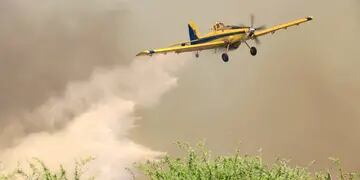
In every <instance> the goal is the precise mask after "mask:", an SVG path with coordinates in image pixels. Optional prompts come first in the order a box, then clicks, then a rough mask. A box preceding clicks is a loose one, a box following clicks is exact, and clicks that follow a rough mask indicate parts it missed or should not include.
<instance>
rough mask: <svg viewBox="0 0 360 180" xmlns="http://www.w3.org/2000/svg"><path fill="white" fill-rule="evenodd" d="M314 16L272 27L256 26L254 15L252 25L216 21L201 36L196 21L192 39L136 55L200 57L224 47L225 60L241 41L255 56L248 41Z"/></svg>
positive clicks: (191, 26) (253, 48)
mask: <svg viewBox="0 0 360 180" xmlns="http://www.w3.org/2000/svg"><path fill="white" fill-rule="evenodd" d="M312 19H313V17H311V16H308V17H305V18H301V19H297V20H294V21H291V22H288V23H284V24H279V25H276V26H273V27H271V28H266V27H265V26H259V27H254V16H253V15H251V17H250V20H251V25H250V26H244V25H224V23H220V22H218V23H216V24H215V25H214V26H213V28H212V30H211V32H209V33H208V34H206V35H204V36H201V35H200V33H199V29H198V27H197V26H196V24H195V23H194V22H192V21H191V22H190V23H189V24H188V28H189V36H190V41H186V42H181V43H177V44H174V45H172V46H169V47H167V48H161V49H151V50H146V51H143V52H140V53H138V54H137V55H136V56H152V55H153V54H167V53H169V52H175V53H183V52H195V56H196V57H197V58H198V57H199V51H202V50H207V49H215V50H216V49H222V50H225V52H224V53H222V55H221V57H222V60H223V61H224V62H228V61H229V55H228V51H230V50H236V49H238V48H239V46H240V44H241V43H245V44H246V46H247V47H248V48H249V49H250V54H251V55H252V56H255V55H256V54H257V49H256V47H254V46H252V47H251V46H250V45H249V44H248V42H247V41H249V40H254V41H255V43H256V44H260V41H259V39H258V37H260V36H263V35H266V34H269V33H272V34H273V33H275V31H278V30H281V29H287V28H288V27H291V26H295V25H299V24H302V23H305V22H308V21H311V20H312Z"/></svg>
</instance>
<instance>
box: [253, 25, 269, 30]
mask: <svg viewBox="0 0 360 180" xmlns="http://www.w3.org/2000/svg"><path fill="white" fill-rule="evenodd" d="M255 29H256V30H264V29H266V26H265V25H262V26H259V27H257V28H255Z"/></svg>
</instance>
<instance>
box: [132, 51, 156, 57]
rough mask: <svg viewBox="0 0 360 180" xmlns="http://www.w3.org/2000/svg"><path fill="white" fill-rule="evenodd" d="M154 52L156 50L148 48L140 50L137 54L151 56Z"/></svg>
mask: <svg viewBox="0 0 360 180" xmlns="http://www.w3.org/2000/svg"><path fill="white" fill-rule="evenodd" d="M154 53H155V51H154V50H147V51H142V52H139V53H138V54H136V56H151V55H152V54H154Z"/></svg>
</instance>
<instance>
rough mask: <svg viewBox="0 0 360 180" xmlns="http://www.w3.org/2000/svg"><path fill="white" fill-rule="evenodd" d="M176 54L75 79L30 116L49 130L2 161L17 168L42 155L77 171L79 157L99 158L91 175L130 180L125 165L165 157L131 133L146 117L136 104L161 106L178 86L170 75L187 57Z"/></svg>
mask: <svg viewBox="0 0 360 180" xmlns="http://www.w3.org/2000/svg"><path fill="white" fill-rule="evenodd" d="M170 58H171V61H169V60H168V58H156V59H152V60H151V61H144V60H135V61H134V62H133V63H131V65H130V66H129V67H122V66H121V67H114V68H111V69H97V70H96V71H95V72H94V73H93V74H92V76H91V77H90V79H89V80H88V81H84V82H75V83H70V84H69V85H68V86H67V88H66V91H65V93H64V95H63V96H60V97H54V98H52V99H50V100H49V101H47V102H46V103H44V105H42V106H40V107H39V108H38V109H36V110H35V111H34V112H33V113H31V114H29V115H28V117H25V118H26V119H27V120H28V121H30V122H29V124H30V123H32V124H41V126H42V128H43V129H44V130H43V131H40V132H36V133H31V134H27V135H26V136H25V137H23V138H21V140H20V141H19V142H17V144H16V145H15V146H12V147H9V148H5V149H2V150H1V153H0V159H1V161H2V162H3V163H4V165H5V167H6V168H10V169H11V168H14V167H16V165H17V162H18V161H20V162H21V161H24V160H30V159H31V158H33V157H37V158H39V159H41V160H43V161H44V162H45V163H46V164H47V165H48V166H50V167H52V168H57V167H59V165H60V164H64V165H65V167H66V168H67V169H71V167H72V166H73V165H74V160H75V159H81V158H84V157H87V156H94V157H95V160H94V161H93V162H91V164H90V169H89V170H88V171H87V173H86V175H91V176H95V177H96V178H98V179H130V178H131V174H129V173H127V172H126V170H125V168H133V163H134V162H140V161H145V160H147V159H152V158H155V157H156V156H158V155H160V153H159V152H156V151H152V150H150V149H148V148H146V147H144V146H141V145H139V144H137V143H135V142H134V141H132V140H130V139H129V138H128V137H127V136H128V133H129V130H130V129H132V128H133V127H134V121H135V120H136V119H139V118H141V117H137V116H136V115H135V114H134V112H135V109H136V107H137V106H141V107H151V106H153V105H156V104H157V103H158V102H159V99H160V97H161V96H162V95H163V94H164V93H166V92H167V91H168V90H169V89H171V88H173V87H174V86H176V82H177V79H176V78H175V77H173V76H172V75H170V73H171V72H172V73H174V72H175V71H177V70H178V69H179V68H180V67H182V66H183V65H184V63H185V61H184V60H182V59H180V58H176V57H170ZM57 123H66V125H65V126H64V127H63V128H62V129H59V128H55V127H56V126H55V125H56V124H57ZM17 126H18V127H17V128H19V127H21V126H24V124H17ZM10 129H11V128H10ZM11 131H14V130H13V129H11ZM14 132H15V133H18V131H14ZM3 133H4V132H3ZM2 135H3V134H2Z"/></svg>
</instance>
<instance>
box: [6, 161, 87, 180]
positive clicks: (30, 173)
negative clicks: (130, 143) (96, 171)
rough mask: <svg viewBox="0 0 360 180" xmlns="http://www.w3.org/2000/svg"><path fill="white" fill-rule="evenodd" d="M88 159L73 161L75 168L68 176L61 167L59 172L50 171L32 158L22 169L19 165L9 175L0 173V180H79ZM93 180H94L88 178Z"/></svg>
mask: <svg viewBox="0 0 360 180" xmlns="http://www.w3.org/2000/svg"><path fill="white" fill-rule="evenodd" d="M92 160H93V158H92V157H89V158H86V159H82V160H80V161H75V168H74V171H73V173H72V174H68V173H67V172H66V171H65V169H64V168H63V166H60V168H59V170H57V171H56V170H50V169H49V168H48V167H47V166H46V165H45V164H44V163H43V162H42V161H41V160H39V159H36V158H34V159H33V160H32V161H30V162H29V163H28V166H27V167H25V168H23V167H21V166H20V165H18V167H17V168H16V169H15V170H14V171H13V172H11V173H0V180H68V179H74V180H80V177H81V176H82V175H83V173H84V168H85V167H86V165H87V164H88V163H89V162H90V161H92ZM90 179H94V178H90Z"/></svg>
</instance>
